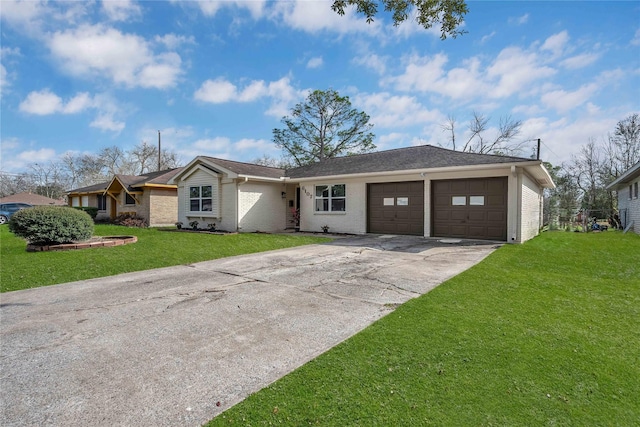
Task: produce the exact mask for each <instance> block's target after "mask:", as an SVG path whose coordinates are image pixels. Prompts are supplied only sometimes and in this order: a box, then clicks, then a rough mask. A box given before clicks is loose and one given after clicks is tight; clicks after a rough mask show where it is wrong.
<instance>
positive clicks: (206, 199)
mask: <svg viewBox="0 0 640 427" xmlns="http://www.w3.org/2000/svg"><path fill="white" fill-rule="evenodd" d="M212 194H213V191H212V187H211V186H210V185H201V186H198V187H189V210H190V211H191V212H211V211H212Z"/></svg>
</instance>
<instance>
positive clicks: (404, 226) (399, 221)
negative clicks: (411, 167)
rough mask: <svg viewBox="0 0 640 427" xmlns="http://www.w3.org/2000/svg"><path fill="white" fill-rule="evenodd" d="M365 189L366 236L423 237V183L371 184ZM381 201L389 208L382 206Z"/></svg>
mask: <svg viewBox="0 0 640 427" xmlns="http://www.w3.org/2000/svg"><path fill="white" fill-rule="evenodd" d="M367 190H368V196H369V200H368V202H367V204H368V215H367V219H368V231H369V233H385V234H416V235H424V181H407V182H385V183H374V184H368V185H367ZM385 198H390V199H393V205H389V206H384V205H383V200H384V199H385ZM374 199H377V200H379V202H375V201H374ZM399 199H400V200H399ZM398 202H400V204H398Z"/></svg>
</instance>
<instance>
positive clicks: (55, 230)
mask: <svg viewBox="0 0 640 427" xmlns="http://www.w3.org/2000/svg"><path fill="white" fill-rule="evenodd" d="M9 230H10V231H11V232H12V233H13V234H15V235H16V236H19V237H22V238H24V239H26V240H27V241H28V242H29V243H32V244H52V243H70V242H74V241H82V240H87V239H89V238H91V236H92V235H93V219H91V216H90V215H89V214H88V213H86V212H83V211H80V210H77V209H74V208H71V207H67V206H36V207H33V208H28V209H22V210H20V211H18V212H16V213H15V214H13V216H12V217H11V220H10V221H9Z"/></svg>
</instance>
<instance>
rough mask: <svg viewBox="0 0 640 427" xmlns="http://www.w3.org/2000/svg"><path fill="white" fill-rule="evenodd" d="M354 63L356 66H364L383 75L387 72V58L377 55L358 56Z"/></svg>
mask: <svg viewBox="0 0 640 427" xmlns="http://www.w3.org/2000/svg"><path fill="white" fill-rule="evenodd" d="M352 62H353V63H354V64H356V65H362V66H364V67H366V68H369V69H371V70H373V71H375V72H376V73H378V74H380V75H383V74H384V73H385V72H386V70H387V65H386V58H385V57H382V56H379V55H377V54H375V53H368V54H366V55H363V56H356V57H355V58H353V60H352Z"/></svg>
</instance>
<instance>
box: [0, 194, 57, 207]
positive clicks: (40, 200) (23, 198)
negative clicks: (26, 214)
mask: <svg viewBox="0 0 640 427" xmlns="http://www.w3.org/2000/svg"><path fill="white" fill-rule="evenodd" d="M0 203H26V204H28V205H32V206H49V205H57V206H65V205H66V204H67V202H65V201H64V200H62V199H51V198H49V197H45V196H41V195H39V194H32V193H17V194H12V195H11V196H6V197H1V198H0Z"/></svg>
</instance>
